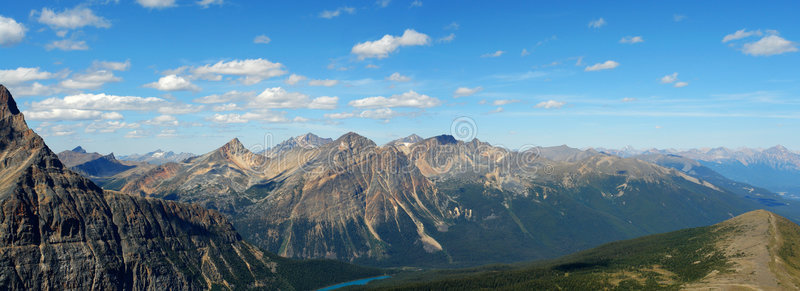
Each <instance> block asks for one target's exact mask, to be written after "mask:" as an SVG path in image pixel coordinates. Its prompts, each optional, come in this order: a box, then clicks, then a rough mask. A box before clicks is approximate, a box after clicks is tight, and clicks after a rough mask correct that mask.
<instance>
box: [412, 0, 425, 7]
mask: <svg viewBox="0 0 800 291" xmlns="http://www.w3.org/2000/svg"><path fill="white" fill-rule="evenodd" d="M409 7H422V1H420V0H414V1H412V2H411V5H410V6H409Z"/></svg>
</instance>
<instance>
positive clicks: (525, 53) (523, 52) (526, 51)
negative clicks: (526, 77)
mask: <svg viewBox="0 0 800 291" xmlns="http://www.w3.org/2000/svg"><path fill="white" fill-rule="evenodd" d="M530 54H531V53H530V52H529V51H528V49H522V52H521V53H519V56H521V57H524V56H527V55H530Z"/></svg>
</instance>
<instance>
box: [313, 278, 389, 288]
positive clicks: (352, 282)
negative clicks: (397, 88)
mask: <svg viewBox="0 0 800 291" xmlns="http://www.w3.org/2000/svg"><path fill="white" fill-rule="evenodd" d="M389 277H391V276H380V277H372V278H366V279H360V280H355V281H350V282H344V283H339V284H336V285H332V286H328V287H325V288H322V289H318V290H317V291H329V290H334V289H339V288H342V287H346V286H355V285H365V284H367V283H369V282H370V281H373V280H382V279H386V278H389Z"/></svg>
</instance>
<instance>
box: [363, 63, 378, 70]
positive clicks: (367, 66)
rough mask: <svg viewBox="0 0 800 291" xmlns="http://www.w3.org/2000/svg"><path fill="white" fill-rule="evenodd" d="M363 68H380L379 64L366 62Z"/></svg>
mask: <svg viewBox="0 0 800 291" xmlns="http://www.w3.org/2000/svg"><path fill="white" fill-rule="evenodd" d="M364 68H367V69H377V68H380V66H377V65H373V64H367V65H366V66H364Z"/></svg>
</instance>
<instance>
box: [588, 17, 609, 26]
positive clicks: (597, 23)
mask: <svg viewBox="0 0 800 291" xmlns="http://www.w3.org/2000/svg"><path fill="white" fill-rule="evenodd" d="M606 24H608V23H606V20H605V19H603V18H602V17H601V18H598V19H595V20H592V21H589V27H591V28H601V27H603V26H606Z"/></svg>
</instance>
